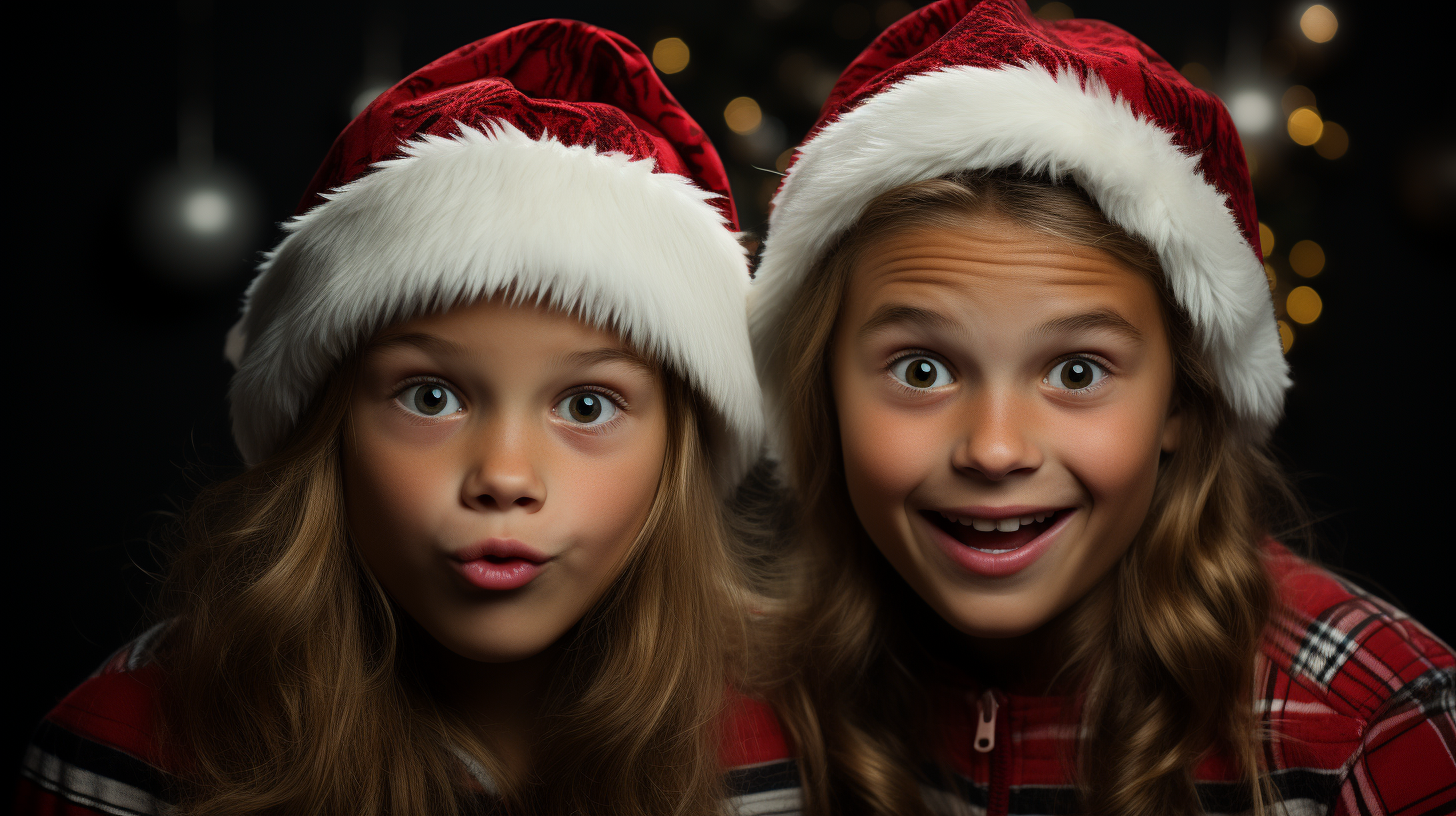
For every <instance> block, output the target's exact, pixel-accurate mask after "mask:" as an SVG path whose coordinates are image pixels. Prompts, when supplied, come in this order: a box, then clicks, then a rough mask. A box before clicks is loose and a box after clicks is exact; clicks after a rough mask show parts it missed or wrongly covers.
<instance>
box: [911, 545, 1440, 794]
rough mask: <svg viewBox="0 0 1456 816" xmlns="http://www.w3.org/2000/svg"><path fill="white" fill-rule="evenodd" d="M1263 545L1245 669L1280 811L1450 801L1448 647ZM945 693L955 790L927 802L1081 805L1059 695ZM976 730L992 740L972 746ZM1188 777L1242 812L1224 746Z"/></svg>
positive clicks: (1069, 727)
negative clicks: (1262, 626)
mask: <svg viewBox="0 0 1456 816" xmlns="http://www.w3.org/2000/svg"><path fill="white" fill-rule="evenodd" d="M1268 554H1269V561H1268V563H1269V566H1270V571H1271V573H1272V574H1273V577H1274V580H1275V583H1276V585H1277V587H1278V592H1279V596H1280V599H1281V601H1282V602H1283V609H1282V610H1281V611H1280V612H1279V613H1278V614H1276V615H1275V617H1274V620H1273V622H1272V625H1271V626H1270V627H1269V629H1268V631H1267V632H1266V633H1265V637H1264V643H1263V647H1262V649H1261V651H1260V655H1259V658H1258V663H1257V664H1256V666H1255V678H1256V684H1257V685H1256V689H1257V691H1256V702H1255V708H1256V710H1257V711H1258V712H1259V713H1260V714H1261V715H1262V717H1263V723H1262V727H1263V729H1264V731H1265V733H1267V734H1268V735H1269V738H1268V740H1267V741H1266V742H1265V745H1264V760H1265V763H1266V765H1267V768H1268V770H1269V772H1270V778H1271V781H1272V782H1273V784H1274V787H1275V789H1276V790H1278V792H1279V794H1280V795H1281V796H1282V797H1283V799H1284V803H1285V808H1286V809H1287V812H1288V813H1290V814H1330V813H1333V814H1348V815H1349V816H1355V815H1356V814H1411V816H1415V814H1441V813H1452V812H1456V759H1453V755H1456V656H1453V654H1452V651H1451V648H1450V647H1449V646H1447V645H1446V644H1445V643H1442V642H1441V641H1440V640H1439V639H1437V638H1436V637H1435V636H1434V635H1432V634H1431V633H1430V632H1429V631H1427V630H1426V629H1425V628H1424V627H1422V626H1421V625H1420V624H1419V623H1416V622H1415V621H1413V620H1411V619H1410V618H1408V617H1406V616H1405V615H1404V614H1403V613H1401V612H1400V611H1398V610H1396V609H1394V608H1393V607H1391V606H1390V605H1388V604H1386V603H1384V602H1382V601H1380V600H1377V599H1375V598H1373V597H1371V596H1370V595H1368V594H1367V593H1365V592H1364V591H1363V590H1361V589H1359V588H1358V587H1355V586H1353V585H1351V584H1349V583H1347V582H1345V581H1343V580H1341V579H1339V578H1337V577H1335V576H1334V575H1332V574H1330V573H1329V572H1327V571H1325V570H1323V569H1320V568H1318V567H1316V566H1313V565H1311V564H1309V563H1308V562H1305V561H1303V560H1301V559H1299V558H1298V557H1296V556H1294V555H1293V554H1291V553H1290V552H1289V551H1288V550H1286V549H1285V548H1284V547H1282V546H1279V545H1277V544H1276V545H1271V546H1270V548H1269V552H1268ZM988 694H989V699H988V698H987V695H988ZM990 699H994V700H995V713H994V716H993V717H992V718H991V722H990V723H986V724H984V725H982V724H981V723H979V722H978V715H979V714H980V713H981V712H983V711H986V710H989V709H990V708H991V705H990ZM941 700H942V705H941V707H940V710H941V711H942V712H943V717H944V719H943V720H942V723H943V725H944V727H945V728H946V732H947V733H948V734H949V735H950V744H951V746H952V750H951V768H952V769H953V770H954V772H955V775H956V778H955V788H956V790H955V791H954V792H949V791H943V790H935V789H927V790H926V796H927V799H929V800H930V802H931V804H932V805H934V804H935V803H936V802H937V801H941V802H944V801H945V800H946V799H958V800H960V802H962V803H964V804H966V805H970V808H971V812H973V813H976V814H983V813H984V814H990V815H994V816H999V814H1073V813H1078V812H1079V807H1078V797H1077V792H1076V789H1075V788H1074V787H1072V785H1071V780H1070V778H1069V774H1068V768H1067V758H1068V757H1072V756H1075V754H1076V745H1075V744H1074V743H1073V740H1075V739H1076V738H1077V736H1078V733H1077V732H1078V724H1077V723H1076V722H1075V721H1072V720H1070V719H1069V718H1068V716H1067V711H1068V706H1067V701H1066V700H1065V699H1064V698H1048V697H1022V696H1017V695H1007V694H1003V693H1001V692H1000V691H997V690H985V689H971V690H969V691H959V692H948V693H944V694H943V695H942V696H941ZM978 726H981V728H980V732H979V733H978ZM982 736H984V737H986V738H988V739H989V740H990V741H991V743H992V744H991V745H990V746H987V747H989V750H984V751H982V750H977V749H976V745H975V744H976V742H977V741H978V740H979V738H980V737H982ZM1091 737H1092V738H1093V739H1095V738H1096V736H1095V735H1091ZM1195 781H1196V784H1197V788H1198V795H1199V798H1200V799H1201V800H1202V802H1203V806H1204V810H1205V811H1206V812H1208V813H1242V812H1245V811H1248V810H1249V809H1250V806H1251V803H1250V801H1249V792H1248V788H1247V786H1246V785H1245V784H1243V783H1241V782H1239V781H1238V775H1237V773H1236V772H1235V771H1234V768H1233V765H1232V763H1231V762H1230V759H1229V757H1227V756H1221V755H1213V756H1210V757H1208V758H1207V759H1206V760H1205V761H1204V762H1203V763H1202V764H1200V765H1199V767H1198V768H1197V770H1196V773H1195ZM946 804H948V803H946ZM941 809H948V808H941Z"/></svg>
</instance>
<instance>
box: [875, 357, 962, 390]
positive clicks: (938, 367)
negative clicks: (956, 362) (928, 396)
mask: <svg viewBox="0 0 1456 816" xmlns="http://www.w3.org/2000/svg"><path fill="white" fill-rule="evenodd" d="M890 371H891V372H892V373H893V374H894V375H895V377H896V378H897V379H899V380H900V381H901V382H903V383H905V384H906V385H908V386H910V387H911V388H934V387H935V386H937V385H947V384H949V383H952V382H955V378H953V377H951V375H950V371H949V370H948V369H946V367H945V363H942V362H940V361H939V360H936V359H934V358H932V357H915V356H911V357H904V358H901V359H899V360H896V361H895V364H894V365H893V366H891V367H890Z"/></svg>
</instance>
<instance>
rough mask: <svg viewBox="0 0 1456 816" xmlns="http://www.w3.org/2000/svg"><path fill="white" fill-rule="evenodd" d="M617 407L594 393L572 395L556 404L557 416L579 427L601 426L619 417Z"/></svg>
mask: <svg viewBox="0 0 1456 816" xmlns="http://www.w3.org/2000/svg"><path fill="white" fill-rule="evenodd" d="M617 410H618V408H617V406H616V404H615V403H613V402H612V401H611V400H610V399H607V397H605V396H603V395H602V394H598V393H596V392H594V391H582V392H580V393H576V394H572V395H571V396H569V397H567V398H566V399H564V400H562V401H561V402H558V403H557V404H556V415H557V416H560V417H564V418H566V419H568V420H570V421H572V422H574V423H576V424H578V425H601V424H604V423H606V422H607V421H609V420H611V419H612V417H615V416H616V415H617Z"/></svg>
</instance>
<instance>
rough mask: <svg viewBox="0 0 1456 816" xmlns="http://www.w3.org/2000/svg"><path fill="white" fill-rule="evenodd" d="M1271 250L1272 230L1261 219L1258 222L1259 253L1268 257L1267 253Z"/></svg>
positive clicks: (1272, 242) (1272, 241)
mask: <svg viewBox="0 0 1456 816" xmlns="http://www.w3.org/2000/svg"><path fill="white" fill-rule="evenodd" d="M1273 251H1274V230H1271V229H1269V225H1268V224H1265V223H1264V222H1263V221H1260V222H1259V254H1261V255H1263V256H1264V257H1265V258H1267V257H1269V253H1271V252H1273Z"/></svg>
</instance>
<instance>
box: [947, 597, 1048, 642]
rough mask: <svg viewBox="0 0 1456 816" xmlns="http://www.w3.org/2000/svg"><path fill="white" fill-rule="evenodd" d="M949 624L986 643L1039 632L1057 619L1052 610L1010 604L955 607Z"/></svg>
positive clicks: (949, 615)
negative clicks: (1016, 606)
mask: <svg viewBox="0 0 1456 816" xmlns="http://www.w3.org/2000/svg"><path fill="white" fill-rule="evenodd" d="M949 612H950V614H946V613H945V612H942V613H941V617H943V618H945V620H946V622H947V623H949V624H950V625H951V626H954V627H955V628H956V629H957V630H958V631H960V632H961V633H962V634H965V635H969V636H971V637H974V638H985V639H987V640H1003V639H1006V638H1015V637H1021V636H1022V635H1028V634H1031V633H1032V632H1035V631H1036V630H1037V629H1040V628H1041V627H1042V626H1043V625H1045V624H1046V623H1047V622H1048V621H1050V620H1051V619H1052V617H1054V615H1053V614H1052V611H1051V610H1041V609H1027V608H1025V607H1024V606H1021V608H1012V605H1011V604H1006V603H992V604H965V605H953V606H952V607H951V608H950V610H949Z"/></svg>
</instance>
